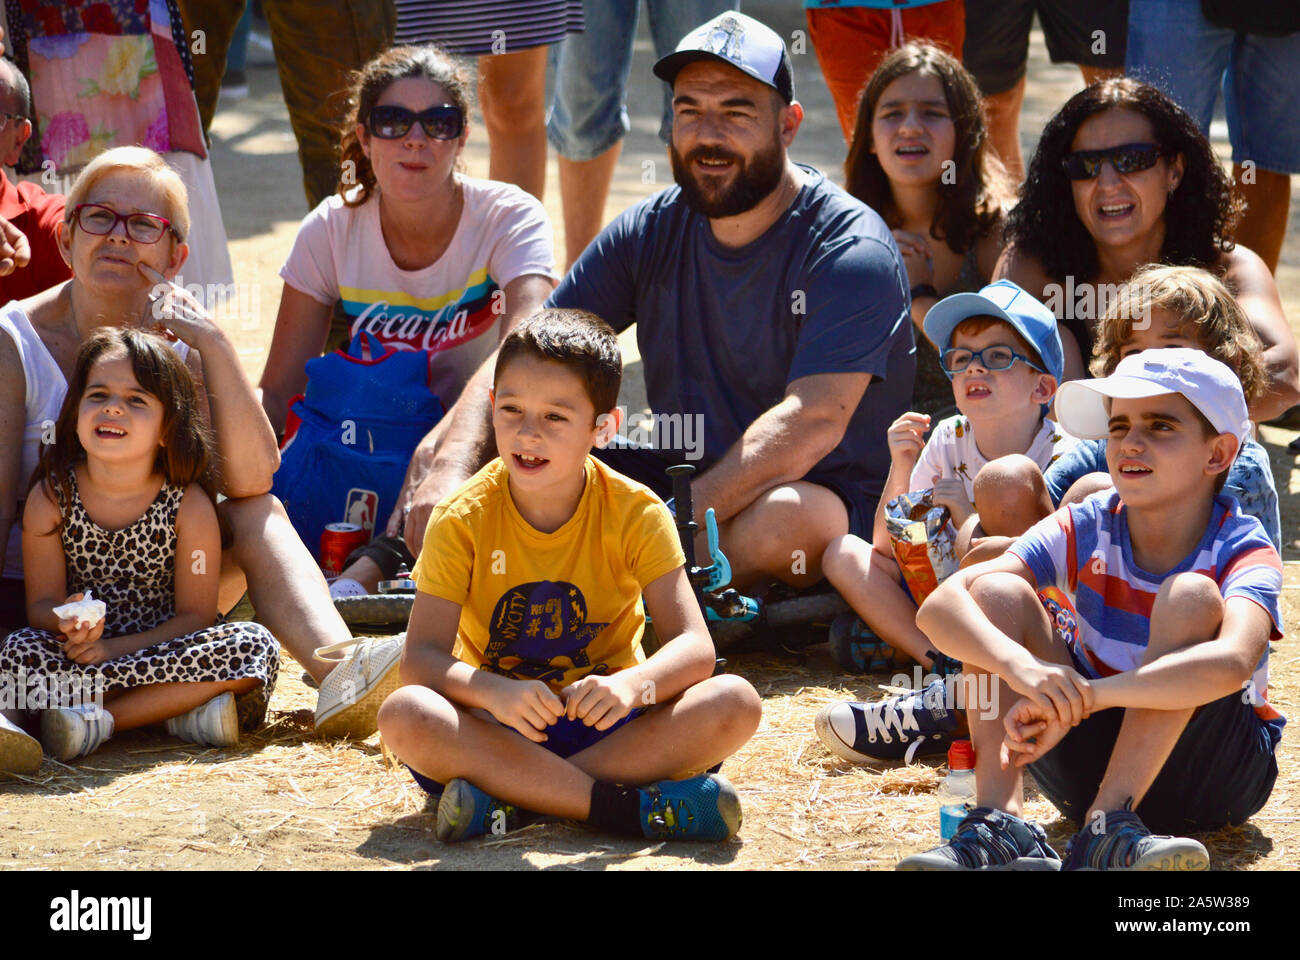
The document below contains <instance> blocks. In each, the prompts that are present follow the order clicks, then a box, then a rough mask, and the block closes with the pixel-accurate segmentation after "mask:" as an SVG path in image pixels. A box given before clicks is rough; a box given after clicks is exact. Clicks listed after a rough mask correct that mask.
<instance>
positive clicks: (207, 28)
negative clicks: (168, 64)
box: [177, 0, 244, 134]
mask: <svg viewBox="0 0 1300 960" xmlns="http://www.w3.org/2000/svg"><path fill="white" fill-rule="evenodd" d="M177 6H179V7H180V11H181V20H183V21H184V23H185V35H186V36H187V37H189V38H190V60H191V61H192V62H193V64H194V98H195V99H196V100H197V101H198V104H199V120H200V121H201V122H202V123H203V132H204V134H206V133H207V132H208V128H209V127H210V126H212V115H213V114H214V113H216V110H217V98H218V97H219V96H220V94H221V78H222V77H223V76H225V73H226V57H227V55H228V54H229V52H230V44H231V40H232V38H233V37H234V35H235V27H236V26H237V25H238V24H239V18H240V17H241V16H242V15H243V13H244V0H177Z"/></svg>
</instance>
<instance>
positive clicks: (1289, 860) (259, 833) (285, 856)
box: [0, 0, 1300, 870]
mask: <svg viewBox="0 0 1300 960" xmlns="http://www.w3.org/2000/svg"><path fill="white" fill-rule="evenodd" d="M745 8H746V10H747V12H750V13H752V14H753V15H755V16H758V17H760V18H761V19H764V20H765V21H766V22H768V23H769V24H771V25H772V26H774V27H776V28H778V29H780V30H781V32H782V33H783V34H784V36H786V37H787V40H788V42H790V40H791V38H792V37H793V34H792V32H793V31H795V30H799V29H802V28H803V27H804V23H803V20H802V13H801V11H799V10H798V9H797V6H796V5H794V4H778V3H776V2H752V0H746V3H745ZM1031 57H1032V60H1031V64H1030V84H1029V91H1028V97H1027V100H1026V104H1025V109H1024V113H1023V118H1022V129H1023V135H1024V147H1025V150H1026V156H1028V153H1029V151H1030V150H1032V147H1033V143H1034V140H1035V139H1036V135H1037V131H1038V130H1039V129H1041V125H1042V123H1043V121H1044V120H1045V119H1046V118H1047V116H1048V115H1049V114H1050V113H1051V112H1052V110H1053V109H1054V108H1055V107H1056V106H1057V105H1059V104H1060V103H1061V102H1063V101H1064V99H1065V98H1066V97H1067V96H1069V94H1070V93H1072V92H1073V91H1074V90H1075V89H1077V87H1078V86H1079V84H1080V81H1079V75H1078V72H1077V70H1075V69H1074V68H1072V67H1068V66H1053V65H1051V64H1049V63H1048V62H1047V59H1046V54H1045V52H1044V48H1043V41H1042V37H1041V35H1036V36H1035V38H1034V41H1033V44H1032V46H1031ZM651 59H652V54H651V51H650V45H649V40H648V33H647V31H646V29H645V27H644V24H643V26H642V31H641V36H640V38H639V41H638V46H637V51H636V59H635V61H634V64H633V68H632V76H633V78H634V82H633V85H632V89H631V91H630V102H629V111H630V113H631V115H632V117H633V130H632V133H631V135H630V136H629V137H628V139H627V141H626V144H625V147H624V152H623V156H622V160H621V163H620V169H619V173H618V175H617V177H616V179H615V183H614V188H613V191H612V194H611V196H610V198H609V203H608V205H607V209H606V214H607V218H608V217H610V216H613V215H614V214H615V213H617V212H618V211H620V210H622V209H624V208H625V207H627V206H628V205H630V204H632V203H634V202H636V201H637V200H639V199H641V198H642V197H644V196H647V195H649V194H650V193H652V192H654V191H656V190H658V189H661V188H662V187H664V186H666V185H667V184H668V183H670V182H671V174H670V173H669V170H668V164H667V160H666V157H665V155H664V152H663V149H662V146H661V144H660V143H659V141H658V140H657V138H656V136H655V132H656V130H657V127H658V118H659V109H660V100H659V96H660V94H659V89H658V87H657V85H655V84H653V83H652V82H651V81H650V63H651ZM259 61H261V62H262V63H263V65H261V66H258V65H257V64H258V62H259ZM265 62H266V61H265V54H260V53H259V52H258V51H257V50H255V51H254V53H253V59H252V64H253V66H252V67H251V69H250V79H251V83H252V91H253V92H252V96H251V97H250V98H248V99H247V100H243V101H240V102H238V103H236V104H233V105H230V106H227V107H225V108H223V109H222V110H221V111H220V112H219V113H218V116H217V120H216V123H215V126H214V130H213V133H214V139H215V143H214V147H213V165H214V170H215V175H216V179H217V183H218V188H219V192H220V196H221V203H222V209H223V214H224V217H225V225H226V230H227V233H228V235H229V239H230V249H231V254H232V259H233V262H234V269H235V278H236V280H237V281H239V282H240V283H244V284H251V285H253V286H252V289H254V290H255V291H257V296H258V301H259V313H260V316H259V318H258V322H257V323H256V325H254V324H248V325H247V326H246V327H241V328H240V329H238V330H237V331H235V332H234V335H235V338H236V341H237V343H238V346H239V348H240V353H241V355H242V356H243V358H244V362H245V363H246V365H247V369H248V371H249V374H250V375H251V376H252V377H253V378H254V379H256V377H257V375H258V374H259V373H260V370H261V367H262V364H263V362H264V360H265V350H266V346H267V344H268V343H269V341H270V335H271V330H272V325H273V322H274V317H275V311H276V308H277V305H278V301H279V293H280V281H279V279H278V275H277V271H278V270H279V267H280V265H281V263H282V262H283V260H284V257H285V255H286V254H287V252H288V250H289V247H290V245H291V243H292V240H293V237H294V234H295V231H296V230H297V227H298V223H299V221H300V219H301V217H302V216H303V214H304V213H305V212H306V210H305V205H304V201H303V198H302V192H301V186H300V174H299V168H298V162H297V156H296V150H295V143H294V138H293V135H292V132H291V131H290V128H289V124H288V119H287V116H286V114H285V111H284V106H283V101H282V100H281V99H280V97H279V88H278V82H277V79H276V75H275V71H274V70H273V69H271V68H269V67H268V66H266V65H265ZM794 73H795V81H796V90H797V94H798V97H799V99H800V100H801V101H802V102H803V103H804V106H805V109H806V110H807V111H808V116H807V118H806V120H805V122H804V125H803V128H802V130H801V131H800V134H799V137H798V139H797V141H796V143H795V147H794V149H793V155H794V157H795V158H796V159H797V160H800V161H803V162H806V163H810V164H812V165H814V166H817V167H819V168H820V169H823V170H825V171H827V172H828V173H830V174H832V175H834V176H835V177H836V178H837V179H839V177H838V173H837V171H838V167H839V165H840V163H841V162H842V159H843V154H844V144H843V142H842V140H841V137H840V132H839V127H838V125H837V124H836V122H835V119H834V114H833V111H832V110H831V105H830V96H829V94H828V92H827V91H826V88H825V86H824V84H823V83H822V81H821V78H820V74H819V72H818V68H817V62H816V58H815V57H814V55H813V53H812V51H811V48H809V49H807V50H806V52H803V53H799V52H797V48H796V52H795V54H794ZM1213 133H1215V134H1216V144H1217V145H1218V146H1219V147H1220V149H1221V150H1222V151H1223V153H1224V155H1225V156H1226V151H1227V145H1226V131H1225V130H1223V129H1222V125H1221V124H1216V127H1215V130H1214V131H1213ZM467 164H468V169H469V171H470V172H471V173H472V174H474V175H478V176H485V175H486V172H487V144H486V137H485V135H484V133H483V130H482V127H481V125H480V126H479V127H478V128H477V129H475V130H474V132H473V133H472V134H471V139H470V145H469V149H468V151H467ZM1295 185H1296V187H1297V188H1298V189H1297V190H1296V195H1297V197H1300V178H1296V183H1295ZM547 191H548V192H547V197H546V201H547V202H546V206H547V209H548V211H549V212H550V214H551V217H552V220H553V222H554V223H555V224H556V248H557V250H560V251H562V250H563V243H562V240H563V238H562V235H561V230H562V227H561V225H560V224H561V220H560V207H559V189H558V183H557V182H556V180H555V171H554V165H553V164H552V169H551V179H550V182H549V183H548V188H547ZM1297 206H1300V203H1298V204H1297ZM1298 224H1300V215H1297V214H1296V213H1295V212H1294V208H1293V212H1292V217H1291V227H1290V232H1289V241H1288V246H1287V248H1286V249H1285V250H1284V251H1283V261H1284V262H1283V265H1282V266H1281V267H1280V268H1279V271H1278V279H1279V285H1280V286H1281V288H1282V293H1283V299H1284V302H1285V304H1286V307H1287V312H1288V316H1290V317H1291V318H1292V325H1293V327H1295V326H1296V323H1297V321H1298V320H1300V226H1298ZM623 343H624V347H625V350H626V353H625V357H626V358H627V361H628V364H627V365H628V376H627V384H626V386H625V391H624V399H625V401H626V402H628V403H629V405H631V406H633V407H634V408H635V407H640V406H641V405H642V404H643V403H644V400H643V396H644V392H643V386H642V381H641V371H640V363H639V361H638V360H637V359H636V353H635V342H634V340H633V338H632V336H631V334H630V333H629V334H627V335H625V336H624V338H623ZM1294 436H1295V434H1294V433H1293V432H1290V431H1283V430H1275V429H1268V428H1266V429H1265V430H1264V438H1263V439H1264V442H1265V443H1266V445H1267V447H1268V449H1269V452H1270V454H1271V455H1272V459H1273V466H1274V470H1275V476H1276V478H1277V486H1278V493H1279V495H1280V498H1281V501H1282V520H1283V540H1284V544H1285V550H1284V553H1285V559H1286V560H1288V561H1290V562H1288V564H1287V568H1286V584H1287V586H1286V587H1285V588H1284V594H1283V613H1284V614H1285V616H1286V618H1287V621H1288V622H1289V623H1296V622H1298V618H1300V604H1298V603H1297V600H1298V595H1297V593H1296V591H1297V590H1300V543H1297V540H1296V534H1297V521H1298V520H1300V496H1298V494H1300V471H1297V470H1296V468H1295V457H1294V456H1293V455H1291V454H1289V453H1288V452H1287V450H1286V444H1287V443H1288V442H1289V441H1290V440H1291V439H1293V438H1294ZM1272 663H1273V667H1272V670H1273V673H1272V679H1273V689H1272V700H1273V702H1274V703H1275V704H1276V705H1277V706H1278V708H1279V709H1281V710H1282V712H1283V713H1286V714H1288V715H1289V716H1291V717H1293V718H1294V717H1296V716H1297V715H1298V711H1300V703H1298V702H1297V700H1298V694H1300V656H1297V655H1296V651H1295V647H1294V641H1292V640H1291V639H1290V638H1288V639H1286V640H1283V641H1282V642H1280V643H1279V644H1277V645H1276V647H1275V649H1274V654H1273V660H1272ZM731 669H732V671H733V672H735V673H738V674H740V675H742V676H745V677H746V678H748V679H749V680H750V681H751V682H752V683H753V684H754V685H755V687H756V688H757V689H758V691H759V692H760V694H762V696H763V698H764V704H765V707H764V713H765V718H764V721H763V725H762V727H761V728H760V730H759V732H758V734H757V735H756V736H755V737H754V739H753V740H752V741H751V742H750V743H749V744H748V745H747V746H746V747H745V748H744V749H742V750H741V751H740V752H739V753H738V754H737V755H736V756H735V757H734V758H732V759H731V760H730V761H728V763H727V764H726V767H725V768H724V773H725V774H726V775H727V776H729V777H730V778H731V780H732V781H733V782H734V783H735V784H736V786H737V788H738V789H739V791H740V793H741V797H742V801H743V803H744V812H745V825H744V827H743V829H742V830H741V832H740V834H739V836H738V837H736V838H735V839H734V840H733V841H731V842H730V843H726V844H721V845H714V846H707V845H693V844H678V845H667V846H665V845H661V844H647V843H638V842H634V841H625V840H619V839H615V838H609V837H604V836H597V835H594V834H591V833H588V832H586V831H584V830H582V829H579V828H577V827H574V826H571V825H565V824H551V825H539V826H535V827H531V828H529V829H527V830H524V831H521V832H519V833H517V834H513V835H510V836H508V837H504V838H500V839H495V840H479V841H474V842H472V843H469V844H465V845H461V846H444V845H441V844H439V843H437V842H436V841H435V840H434V839H433V836H432V826H433V822H434V818H433V816H432V811H431V810H430V809H429V808H427V807H426V804H425V801H424V796H423V794H422V793H421V791H420V790H419V789H418V788H417V787H416V786H415V785H414V784H413V782H412V781H411V780H410V778H409V777H408V776H406V775H405V772H404V771H403V770H401V769H400V768H395V767H394V766H393V765H392V762H391V761H390V760H388V759H387V758H386V757H385V755H384V754H383V752H382V750H381V747H380V745H379V741H378V736H374V737H371V738H370V739H369V740H367V741H365V742H362V743H322V742H318V741H316V740H314V739H312V736H311V728H312V708H313V706H314V703H315V693H314V691H312V690H309V689H308V688H307V687H305V686H304V685H303V684H302V683H301V681H300V680H299V676H300V673H301V671H300V669H299V668H298V667H297V665H296V664H295V663H293V661H291V660H289V659H288V658H287V657H286V658H285V659H284V661H283V669H282V671H281V675H280V677H281V679H280V684H279V686H278V687H277V689H276V692H275V695H274V698H273V700H272V704H271V706H272V712H271V715H270V717H269V722H268V726H266V727H265V728H264V729H263V730H262V731H260V732H259V733H258V734H256V735H254V736H250V737H247V738H245V740H244V742H243V743H242V744H241V745H240V746H239V747H238V748H237V749H230V750H203V749H200V748H198V747H193V746H188V745H179V744H177V743H176V742H175V741H172V740H170V739H169V738H166V737H164V736H161V735H155V734H153V733H150V732H145V731H137V732H132V733H127V734H124V735H122V736H120V737H117V738H115V739H114V740H113V741H111V742H110V743H109V744H108V745H107V746H106V747H105V748H103V749H101V750H100V751H98V752H97V753H95V754H94V755H93V756H91V757H89V758H87V759H86V760H84V761H81V762H78V763H75V764H72V765H66V766H65V765H63V764H60V763H57V762H55V761H51V760H47V761H46V763H45V765H44V766H43V767H42V768H41V770H40V772H39V774H38V775H37V776H36V777H34V778H31V779H25V778H18V777H9V778H8V779H7V781H6V779H5V778H4V776H3V775H0V869H12V868H20V869H21V868H38V869H39V868H82V869H125V868H144V869H151V868H164V869H165V868H185V869H222V870H224V869H235V870H255V869H277V868H291V869H292V868H326V869H404V868H408V867H420V868H430V867H434V868H487V869H543V868H551V869H583V870H588V869H590V870H606V869H609V870H613V869H619V870H624V869H633V870H662V869H681V868H693V867H697V866H711V867H715V868H716V867H728V868H751V869H752V868H832V869H846V868H851V869H860V868H864V867H865V868H888V867H889V866H891V865H892V863H893V862H894V861H896V860H897V859H898V858H899V857H900V856H903V855H906V854H908V853H911V852H915V851H917V850H920V849H924V848H926V847H929V846H932V845H934V844H935V843H937V842H938V805H937V802H936V800H935V798H934V795H933V791H934V788H935V786H936V785H937V783H938V778H939V773H938V769H939V762H938V760H929V761H925V762H923V763H920V764H918V765H916V766H913V767H903V766H901V765H899V764H879V765H877V766H876V767H875V768H864V767H854V766H852V765H850V764H847V763H843V762H841V761H839V760H837V759H836V758H834V757H832V756H831V755H830V754H828V753H827V752H826V751H825V750H824V749H823V748H822V746H821V745H820V743H819V742H818V740H817V739H816V736H815V735H814V733H813V728H812V718H813V716H814V714H815V713H816V711H817V710H818V709H819V708H820V707H821V706H822V705H823V704H825V703H827V702H830V701H832V700H835V699H842V698H846V697H852V698H855V699H863V698H874V697H876V696H879V695H880V693H881V691H880V690H879V689H878V685H879V684H882V683H886V682H888V678H887V677H884V676H876V677H863V678H849V677H845V676H844V675H843V674H841V673H839V672H838V671H837V670H836V669H835V668H834V667H833V665H832V663H831V661H830V658H829V655H828V653H827V650H826V647H825V646H824V645H821V646H818V647H813V648H810V649H809V650H808V651H807V653H806V655H804V656H800V657H793V656H775V655H769V654H759V653H750V654H741V655H735V656H732V657H731ZM1278 759H1279V766H1280V768H1281V775H1280V776H1279V779H1278V782H1277V786H1276V788H1275V789H1274V792H1273V796H1272V799H1271V801H1270V802H1269V804H1268V805H1267V806H1266V807H1265V808H1264V810H1262V811H1261V812H1260V814H1259V815H1257V816H1256V817H1254V818H1252V820H1251V821H1250V822H1249V823H1248V824H1247V825H1246V826H1244V827H1242V828H1239V829H1228V830H1222V831H1218V832H1216V833H1214V834H1211V835H1207V836H1203V837H1202V838H1201V839H1202V840H1203V841H1204V842H1205V843H1206V845H1207V846H1208V847H1209V849H1210V853H1211V858H1212V863H1213V865H1214V866H1215V867H1218V868H1235V869H1286V868H1290V869H1295V868H1296V867H1297V866H1298V865H1300V815H1298V814H1297V804H1296V800H1297V798H1298V797H1300V762H1298V761H1300V748H1298V747H1297V742H1296V737H1295V735H1294V734H1292V735H1291V736H1289V737H1287V738H1284V740H1283V743H1282V746H1281V749H1280V752H1279V756H1278ZM1031 797H1032V799H1031V801H1030V804H1029V811H1028V813H1029V815H1030V816H1031V817H1036V818H1038V819H1039V820H1040V821H1042V822H1043V823H1044V825H1045V826H1046V828H1047V831H1048V836H1049V838H1050V839H1051V840H1052V841H1053V842H1054V843H1055V844H1056V846H1057V848H1058V850H1063V848H1064V842H1065V840H1066V839H1067V838H1068V836H1069V834H1070V832H1071V831H1070V828H1069V825H1068V824H1067V823H1066V822H1065V821H1063V820H1061V819H1060V818H1059V817H1057V815H1056V813H1055V810H1054V809H1053V808H1052V807H1051V806H1050V804H1048V803H1047V802H1046V801H1044V800H1042V799H1040V798H1037V797H1035V796H1033V794H1032V791H1031Z"/></svg>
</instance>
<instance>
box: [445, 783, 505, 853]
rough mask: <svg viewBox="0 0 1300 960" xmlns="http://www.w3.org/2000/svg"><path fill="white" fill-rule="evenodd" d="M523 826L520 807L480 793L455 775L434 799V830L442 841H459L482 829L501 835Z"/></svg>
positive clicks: (477, 834)
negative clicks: (436, 801)
mask: <svg viewBox="0 0 1300 960" xmlns="http://www.w3.org/2000/svg"><path fill="white" fill-rule="evenodd" d="M522 826H526V819H525V816H524V811H522V810H520V809H519V808H518V807H514V806H511V805H510V804H508V803H503V802H501V801H500V800H498V799H496V797H493V796H490V795H489V794H487V793H484V792H483V791H482V790H480V789H479V788H478V787H476V786H474V784H472V783H470V782H469V781H468V780H462V779H460V778H459V777H457V778H456V779H454V780H452V781H451V782H450V783H448V784H447V786H446V787H444V788H443V791H442V796H441V797H440V798H439V799H438V827H437V830H436V834H437V837H438V839H439V840H441V841H442V842H443V843H459V842H460V841H462V840H471V839H473V838H474V837H481V836H483V835H484V834H486V833H494V834H499V835H505V834H507V833H509V832H510V831H512V830H518V829H519V828H520V827H522Z"/></svg>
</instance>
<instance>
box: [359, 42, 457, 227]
mask: <svg viewBox="0 0 1300 960" xmlns="http://www.w3.org/2000/svg"><path fill="white" fill-rule="evenodd" d="M407 77H424V78H425V79H427V80H431V81H433V82H434V83H436V84H437V85H438V86H440V87H442V89H443V90H444V91H445V92H446V94H447V96H448V97H450V98H451V102H452V103H453V104H455V105H456V106H457V107H459V108H460V111H461V113H462V114H463V115H464V117H465V122H466V123H468V122H469V109H470V102H471V100H472V93H471V88H470V74H469V72H468V71H467V70H466V69H465V68H464V67H463V66H462V65H461V64H460V63H458V62H457V61H456V60H454V59H452V58H451V57H450V56H448V55H447V54H446V53H444V52H443V51H442V50H439V49H438V48H437V47H435V46H433V45H432V44H424V45H422V46H418V47H413V46H404V47H393V48H392V49H391V50H385V51H384V52H383V53H381V54H379V55H378V56H377V57H375V58H373V59H372V60H371V61H370V62H369V63H367V64H366V65H365V66H364V67H362V68H361V69H360V70H358V71H355V72H354V73H353V75H352V83H351V85H350V87H349V88H348V101H347V109H346V112H345V113H344V117H345V119H344V121H343V123H342V125H341V127H340V128H339V138H340V139H339V154H340V164H339V169H340V174H339V185H338V193H339V194H340V195H341V196H342V197H343V202H344V203H345V204H346V205H347V206H349V207H359V206H361V204H363V203H365V202H366V201H367V200H369V199H370V195H371V194H372V193H374V190H375V171H374V170H373V169H372V168H371V166H370V161H369V160H368V159H367V158H366V155H365V153H364V152H363V151H362V149H361V141H360V140H359V139H358V137H357V125H358V124H360V125H362V126H365V123H366V120H367V119H368V118H369V117H370V110H371V108H372V107H373V106H374V105H375V103H376V102H377V101H378V100H379V98H380V97H382V96H383V95H384V91H385V90H387V89H388V88H389V87H390V86H391V85H392V84H394V83H396V82H397V81H398V80H405V79H406V78H407ZM353 187H359V189H358V190H357V192H356V195H355V196H353V197H352V198H351V199H349V198H348V193H349V191H351V189H352V188H353Z"/></svg>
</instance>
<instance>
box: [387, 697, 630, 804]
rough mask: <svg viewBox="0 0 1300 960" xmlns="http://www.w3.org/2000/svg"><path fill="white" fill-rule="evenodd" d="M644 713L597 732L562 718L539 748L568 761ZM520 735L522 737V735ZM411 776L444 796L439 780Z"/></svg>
mask: <svg viewBox="0 0 1300 960" xmlns="http://www.w3.org/2000/svg"><path fill="white" fill-rule="evenodd" d="M643 712H644V709H643V708H641V707H638V708H637V709H635V710H633V711H632V712H631V713H629V714H628V715H627V716H626V717H624V718H623V719H622V720H620V721H619V722H618V723H616V724H614V725H613V726H612V727H610V728H609V729H608V730H597V729H596V728H595V727H589V726H587V725H586V724H585V723H583V722H582V721H581V720H570V719H569V718H568V717H561V718H560V719H559V720H557V721H556V722H555V723H553V724H552V725H551V726H549V727H547V728H546V742H545V743H539V744H538V746H539V747H545V748H546V749H547V750H549V751H551V753H553V754H555V755H556V756H557V757H563V758H564V759H566V760H567V759H568V758H569V757H571V756H573V755H574V754H575V753H581V752H582V751H583V750H586V749H587V748H588V747H590V746H592V745H593V744H596V743H599V742H600V741H601V740H604V739H605V738H606V737H608V736H609V735H610V734H611V733H613V732H614V731H615V730H617V729H618V728H619V727H621V726H623V724H625V723H627V722H628V721H629V720H634V719H635V718H637V717H639V716H640V715H641V714H642V713H643ZM519 735H520V736H522V734H519ZM406 769H407V770H411V767H410V766H409V765H408V766H407V768H406ZM411 776H413V777H414V778H415V782H416V783H418V784H419V785H420V786H421V787H423V788H424V789H425V791H426V792H427V793H430V794H432V795H433V796H435V797H440V796H442V788H443V784H441V783H439V782H438V781H437V780H432V779H430V778H429V777H426V776H424V774H422V773H416V772H415V771H414V770H411Z"/></svg>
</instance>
